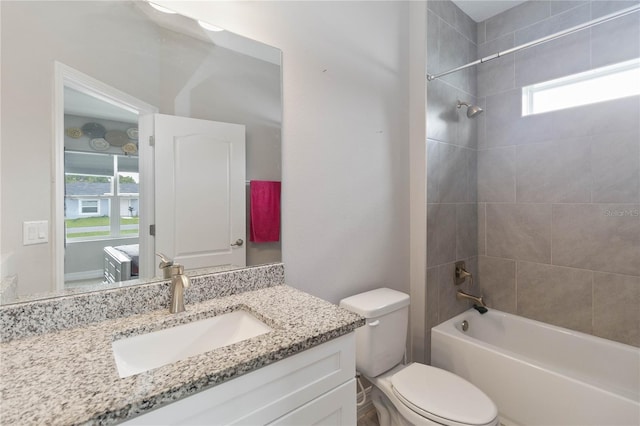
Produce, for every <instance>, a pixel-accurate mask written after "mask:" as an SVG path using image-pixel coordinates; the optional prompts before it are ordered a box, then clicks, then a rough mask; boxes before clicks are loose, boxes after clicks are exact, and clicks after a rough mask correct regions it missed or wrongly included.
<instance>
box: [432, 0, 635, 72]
mask: <svg viewBox="0 0 640 426" xmlns="http://www.w3.org/2000/svg"><path fill="white" fill-rule="evenodd" d="M638 11H640V4H636V5H634V6H631V7H628V8H626V9H622V10H619V11H618V12H614V13H610V14H608V15H604V16H601V17H600V18H597V19H593V20H591V21H589V22H585V23H584V24H580V25H576V26H575V27H571V28H568V29H566V30H562V31H558V32H557V33H554V34H551V35H548V36H546V37H542V38H539V39H536V40H533V41H530V42H528V43H524V44H521V45H520V46H516V47H512V48H511V49H507V50H503V51H502V52H498V53H494V54H493V55H489V56H485V57H484V58H482V59H478V60H476V61H473V62H469V63H468V64H466V65H462V66H459V67H456V68H452V69H450V70H449V71H445V72H441V73H438V74H427V81H432V80H435V79H436V78H440V77H443V76H445V75H449V74H451V73H454V72H457V71H461V70H464V69H467V68H470V67H473V66H476V65H479V64H482V63H485V62H489V61H492V60H494V59H497V58H500V57H502V56H505V55H508V54H510V53H515V52H518V51H520V50H523V49H527V48H529V47H533V46H537V45H539V44H542V43H546V42H548V41H551V40H555V39H557V38H560V37H564V36H566V35H569V34H572V33H575V32H577V31H580V30H583V29H585V28H590V27H593V26H594V25H598V24H602V23H604V22H607V21H611V20H612V19H616V18H620V17H622V16H625V15H629V14H630V13H634V12H638Z"/></svg>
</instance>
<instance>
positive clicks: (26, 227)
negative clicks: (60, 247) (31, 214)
mask: <svg viewBox="0 0 640 426" xmlns="http://www.w3.org/2000/svg"><path fill="white" fill-rule="evenodd" d="M22 225H23V227H22V243H23V244H24V245H25V246H28V245H31V244H44V243H48V242H49V221H48V220H37V221H31V222H23V224H22Z"/></svg>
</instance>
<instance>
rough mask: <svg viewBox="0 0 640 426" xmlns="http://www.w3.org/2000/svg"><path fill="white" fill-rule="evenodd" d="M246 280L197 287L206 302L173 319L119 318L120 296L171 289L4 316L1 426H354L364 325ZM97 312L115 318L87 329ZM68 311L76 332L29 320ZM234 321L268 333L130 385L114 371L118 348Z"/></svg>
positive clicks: (287, 291) (133, 379)
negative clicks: (125, 342) (181, 329)
mask: <svg viewBox="0 0 640 426" xmlns="http://www.w3.org/2000/svg"><path fill="white" fill-rule="evenodd" d="M277 267H279V268H282V265H277ZM246 271H247V270H245V271H242V272H229V273H223V274H216V275H215V277H216V279H217V280H218V285H217V286H216V285H215V283H214V285H212V283H211V282H199V281H198V280H194V283H193V286H192V288H191V289H190V290H192V292H191V297H192V298H195V297H196V296H195V295H198V298H200V299H203V300H199V301H193V300H189V298H187V303H186V305H187V311H186V312H183V313H180V314H169V313H168V311H167V310H166V308H165V307H164V306H162V307H161V308H159V309H153V310H148V311H147V312H142V313H137V314H133V315H120V314H117V312H118V308H117V306H115V304H116V302H117V300H118V299H117V297H121V296H122V295H121V294H120V293H119V292H122V291H125V292H126V291H129V292H145V291H151V292H155V293H154V294H156V293H157V294H164V293H163V292H164V291H165V290H166V291H168V287H167V286H166V282H163V283H157V284H151V285H149V288H144V286H142V287H137V288H128V289H127V288H123V289H120V290H118V291H116V293H114V294H113V295H111V296H112V297H110V296H109V294H105V293H104V292H103V293H96V294H95V296H93V297H97V298H98V300H97V301H91V300H89V299H87V298H91V297H92V296H91V295H83V296H78V297H67V298H62V299H58V305H53V306H45V305H46V303H47V302H44V301H41V302H32V303H25V304H22V305H10V306H5V307H2V308H0V326H2V328H3V330H4V332H3V335H2V337H3V342H2V343H1V344H0V357H1V358H0V359H1V361H2V362H1V363H0V390H1V392H2V410H0V424H21V425H27V424H61V425H67V424H83V423H88V424H117V423H124V424H132V425H133V424H154V425H157V424H234V423H241V424H267V423H273V424H309V423H313V424H340V423H342V424H355V422H356V417H355V416H356V407H355V394H356V391H355V382H354V379H353V378H354V375H355V338H354V333H353V330H355V329H356V328H357V327H359V326H361V325H363V324H364V319H363V318H361V317H360V316H358V315H356V314H353V313H351V312H348V311H346V310H343V309H341V308H339V307H337V306H335V305H333V304H330V303H328V302H326V301H323V300H320V299H318V298H316V297H313V296H311V295H308V294H306V293H303V292H301V291H298V290H296V289H293V288H291V287H288V286H286V285H284V284H283V283H282V282H274V281H270V282H266V283H263V284H259V285H257V284H256V282H260V280H251V279H247V276H246V275H244V276H240V277H238V276H237V274H240V273H241V274H248V273H249V272H246ZM248 271H251V270H248ZM263 281H264V280H263ZM276 281H277V280H276ZM154 286H155V287H154ZM256 287H260V288H256ZM205 289H206V290H205ZM210 289H214V290H210ZM208 291H209V293H207V292H208ZM211 291H213V293H216V294H214V297H212V298H208V297H209V296H211V295H212V294H211V293H210V292H211ZM205 293H207V294H205ZM79 297H83V298H85V299H79ZM138 297H139V298H141V299H144V301H145V302H146V303H149V304H154V303H158V304H160V305H162V304H163V303H166V302H165V300H166V298H165V300H160V301H158V300H154V299H153V298H152V297H150V296H149V294H146V295H140V294H139V295H138ZM163 297H164V296H163ZM127 299H132V300H131V302H130V303H136V302H139V301H140V300H138V299H136V296H134V295H133V293H132V294H129V295H128V297H127ZM51 300H56V299H51ZM94 302H95V303H100V304H101V305H102V306H104V309H105V312H106V314H105V315H106V316H111V315H113V316H117V317H114V318H112V319H102V320H100V321H95V320H94V321H90V322H89V323H87V324H82V322H83V321H85V317H84V315H85V314H86V313H84V312H83V310H92V311H95V309H96V308H95V306H92V305H91V303H94ZM49 303H53V302H49ZM34 304H40V305H41V306H38V307H35V306H34ZM63 310H66V312H67V323H72V324H73V323H75V326H73V327H71V326H68V325H67V326H62V325H61V324H58V325H57V326H54V325H52V324H50V325H49V328H50V329H49V330H46V329H42V324H38V323H39V321H33V322H32V323H31V324H30V323H29V321H28V317H25V315H24V313H31V314H34V313H35V312H40V313H41V314H42V313H44V314H45V315H46V314H48V315H49V316H50V317H51V318H52V320H51V322H52V323H53V322H55V318H62V316H61V314H60V312H61V311H63ZM126 311H127V308H126V307H123V308H122V309H120V312H126ZM238 311H244V312H245V313H249V314H251V315H252V316H253V317H255V318H257V319H258V320H259V321H261V322H262V323H264V324H266V325H267V326H268V327H269V329H270V331H267V332H263V333H262V334H259V335H256V336H255V337H251V338H248V339H245V340H242V341H238V342H236V343H232V344H230V345H226V346H221V347H218V348H216V349H213V350H209V351H205V352H203V353H200V354H198V355H193V356H188V357H185V358H183V359H179V360H177V361H175V362H170V363H168V364H165V365H162V366H160V367H156V368H150V369H148V370H146V371H142V372H139V373H136V374H130V375H126V374H123V373H122V372H119V371H118V367H117V366H116V362H115V356H114V341H120V340H122V339H129V338H133V337H136V336H145V335H149V333H155V332H158V331H163V330H168V329H171V328H174V327H178V326H181V325H184V324H192V323H194V322H195V321H202V320H206V319H209V318H213V317H216V316H220V315H223V314H227V313H230V312H238ZM109 312H110V313H109ZM18 319H20V321H18ZM46 322H47V321H46V320H45V323H46ZM39 327H40V328H39ZM45 328H46V327H45ZM56 328H57V329H58V330H56ZM8 330H13V331H12V332H8ZM34 330H36V331H34ZM29 334H31V335H29ZM183 344H184V343H176V345H173V346H179V345H183ZM175 349H176V347H172V345H171V344H168V345H167V346H166V350H167V351H169V350H175ZM178 349H179V348H178ZM156 352H158V353H161V352H163V351H156ZM178 352H179V351H178ZM151 357H152V356H151ZM143 362H144V359H143ZM121 376H125V377H121Z"/></svg>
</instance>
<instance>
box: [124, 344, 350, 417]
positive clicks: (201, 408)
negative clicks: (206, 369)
mask: <svg viewBox="0 0 640 426" xmlns="http://www.w3.org/2000/svg"><path fill="white" fill-rule="evenodd" d="M354 376H355V333H353V332H352V333H349V334H347V335H344V336H342V337H339V338H337V339H334V340H331V341H329V342H327V343H323V344H321V345H318V346H316V347H314V348H311V349H308V350H306V351H303V352H300V353H298V354H295V355H292V356H290V357H288V358H285V359H283V360H282V361H278V362H275V363H273V364H270V365H267V366H265V367H262V368H259V369H257V370H255V371H252V372H250V373H247V374H245V375H243V376H240V377H238V378H235V379H233V380H230V381H228V382H225V383H222V384H220V385H217V386H214V387H212V388H209V389H207V390H204V391H202V392H200V393H197V394H195V395H193V396H189V397H186V398H184V399H181V400H179V401H176V402H174V403H171V404H169V405H166V406H164V407H161V408H159V409H157V410H154V411H151V412H149V413H148V414H143V415H141V416H139V417H135V418H133V419H130V420H128V421H126V422H124V423H123V424H125V425H231V424H235V425H266V424H273V425H296V426H299V425H355V424H356V383H355V379H354Z"/></svg>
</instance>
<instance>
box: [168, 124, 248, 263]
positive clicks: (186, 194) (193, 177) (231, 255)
mask: <svg viewBox="0 0 640 426" xmlns="http://www.w3.org/2000/svg"><path fill="white" fill-rule="evenodd" d="M155 175H156V179H155V185H156V187H155V204H156V208H155V216H156V217H155V219H156V221H155V222H156V251H157V252H161V253H163V254H165V255H167V256H169V257H170V258H172V259H174V261H176V262H178V263H180V264H182V265H184V267H185V269H196V268H204V267H208V266H216V265H226V264H232V265H237V266H245V265H246V252H245V247H246V236H245V235H246V224H245V127H244V126H242V125H239V124H230V123H221V122H216V121H207V120H197V119H193V118H185V117H176V116H171V115H163V114H156V115H155ZM238 240H242V244H236V242H238V243H239V241H238ZM156 272H157V273H158V274H159V271H156Z"/></svg>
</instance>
